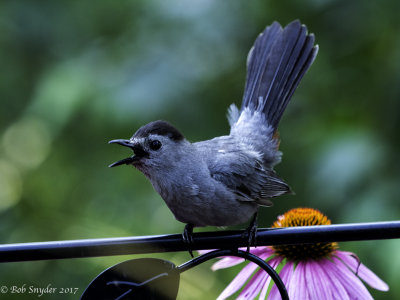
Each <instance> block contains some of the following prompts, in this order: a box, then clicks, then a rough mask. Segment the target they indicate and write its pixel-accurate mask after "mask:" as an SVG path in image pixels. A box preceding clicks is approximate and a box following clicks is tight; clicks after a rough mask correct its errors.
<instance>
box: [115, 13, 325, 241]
mask: <svg viewBox="0 0 400 300" xmlns="http://www.w3.org/2000/svg"><path fill="white" fill-rule="evenodd" d="M317 52H318V46H317V45H316V46H314V35H313V34H307V28H306V26H305V25H301V23H300V22H299V21H294V22H292V23H290V24H288V25H287V26H286V27H285V28H283V29H282V27H281V26H280V24H279V23H277V22H274V23H273V24H272V25H270V26H268V27H267V28H266V29H265V30H264V32H263V33H261V34H260V35H259V36H258V37H257V39H256V41H255V43H254V46H253V47H252V49H251V50H250V52H249V55H248V58H247V78H246V85H245V90H244V95H243V101H242V106H241V108H240V110H239V109H238V108H237V107H236V106H235V105H234V104H232V105H231V106H230V108H229V112H228V119H229V124H230V126H231V129H230V133H229V135H225V136H220V137H216V138H213V139H211V140H207V141H201V142H196V143H190V142H189V141H188V140H186V139H185V137H184V136H183V135H182V133H181V132H180V131H178V130H177V129H176V128H175V127H173V126H172V125H170V124H169V123H167V122H165V121H154V122H151V123H149V124H147V125H144V126H143V127H141V128H139V130H137V131H136V133H135V134H134V135H133V136H132V138H130V139H129V140H123V139H119V140H112V141H110V143H117V144H120V145H123V146H126V147H128V148H131V149H132V150H133V152H134V155H132V156H131V157H128V158H125V159H122V160H120V161H118V162H115V163H113V164H111V165H110V167H115V166H119V165H122V164H129V165H133V166H134V167H135V168H137V169H138V170H139V171H141V172H143V174H144V175H145V176H146V177H147V178H148V179H149V180H150V182H151V183H152V185H153V187H154V189H155V190H156V191H157V192H158V193H159V194H160V195H161V197H162V198H163V199H164V201H165V202H166V203H167V205H168V207H169V208H170V210H171V211H172V212H173V214H174V215H175V218H176V219H177V220H178V221H181V222H183V223H186V224H187V225H186V227H185V231H184V234H183V236H184V240H185V241H186V242H189V243H190V242H191V241H192V231H193V227H194V226H208V225H212V226H228V225H236V224H241V223H244V222H246V221H248V220H249V219H250V218H251V217H252V216H254V218H253V222H252V225H251V226H250V227H249V228H248V237H249V245H250V244H251V243H252V240H253V239H254V237H255V236H254V235H255V230H256V228H257V225H255V216H256V213H257V210H258V207H259V206H270V205H271V204H272V203H271V201H270V199H271V198H272V197H275V196H279V195H282V194H286V193H289V192H290V188H289V186H288V185H287V184H286V183H285V182H284V181H283V180H282V179H281V178H279V177H278V176H277V174H276V173H275V171H274V170H273V167H274V165H276V164H277V163H279V162H280V161H281V155H282V153H281V152H280V151H279V150H278V147H279V137H278V134H277V126H278V123H279V120H280V119H281V116H282V114H283V112H284V110H285V108H286V105H287V104H288V102H289V101H290V98H291V96H292V94H293V92H294V91H295V89H296V87H297V86H298V84H299V82H300V80H301V78H302V77H303V75H304V74H305V73H306V71H307V70H308V68H309V67H310V66H311V64H312V62H313V61H314V59H315V57H316V55H317Z"/></svg>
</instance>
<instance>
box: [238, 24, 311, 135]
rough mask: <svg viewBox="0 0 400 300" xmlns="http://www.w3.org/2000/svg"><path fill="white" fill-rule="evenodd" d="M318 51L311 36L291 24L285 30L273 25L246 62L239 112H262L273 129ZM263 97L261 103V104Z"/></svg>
mask: <svg viewBox="0 0 400 300" xmlns="http://www.w3.org/2000/svg"><path fill="white" fill-rule="evenodd" d="M317 52H318V46H314V35H313V34H307V28H306V26H305V25H301V23H300V22H299V21H293V22H292V23H290V24H289V25H287V26H286V27H285V28H284V29H282V27H281V26H280V25H279V23H277V22H274V23H273V24H272V25H271V26H268V27H267V28H266V29H265V30H264V32H263V33H261V34H260V35H259V36H258V38H257V39H256V41H255V43H254V46H253V48H252V49H251V50H250V53H249V57H248V60H247V79H246V87H245V91H244V96H243V102H242V108H241V109H242V110H243V109H244V108H245V107H249V108H250V109H252V110H256V109H257V110H261V111H263V113H264V114H265V116H266V118H267V121H268V124H269V125H271V126H272V127H273V128H275V129H276V127H277V126H278V124H279V120H280V119H281V116H282V114H283V112H284V110H285V108H286V106H287V104H288V103H289V101H290V98H291V96H292V95H293V93H294V91H295V90H296V88H297V86H298V85H299V82H300V80H301V78H302V77H303V75H304V74H305V73H306V71H307V70H308V68H309V67H310V66H311V64H312V62H313V61H314V59H315V57H316V55H317ZM260 98H262V101H260Z"/></svg>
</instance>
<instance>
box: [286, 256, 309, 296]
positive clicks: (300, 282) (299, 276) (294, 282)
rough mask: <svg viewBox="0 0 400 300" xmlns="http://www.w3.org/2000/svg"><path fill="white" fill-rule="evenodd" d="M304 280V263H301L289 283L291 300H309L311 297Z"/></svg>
mask: <svg viewBox="0 0 400 300" xmlns="http://www.w3.org/2000/svg"><path fill="white" fill-rule="evenodd" d="M305 285H306V282H305V280H304V262H302V261H301V262H299V263H298V264H297V266H296V268H295V269H294V273H293V276H292V279H291V280H290V282H289V286H290V288H289V290H288V294H289V299H291V300H308V299H309V295H308V293H307V289H306V287H305Z"/></svg>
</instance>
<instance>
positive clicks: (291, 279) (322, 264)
mask: <svg viewBox="0 0 400 300" xmlns="http://www.w3.org/2000/svg"><path fill="white" fill-rule="evenodd" d="M329 224H331V221H330V220H329V219H328V218H327V217H326V216H325V215H323V214H322V213H321V212H319V211H318V210H315V209H312V208H296V209H292V210H290V211H288V212H286V213H285V214H284V215H281V216H279V217H278V219H277V221H275V223H274V224H273V226H272V227H292V226H311V225H329ZM250 252H251V253H253V254H255V255H257V256H259V257H260V258H262V259H264V260H267V261H268V263H269V264H270V265H271V266H272V267H273V268H275V269H277V268H278V266H279V268H278V269H280V272H279V275H280V277H281V278H282V281H283V282H284V284H285V286H286V288H287V290H288V294H289V298H290V299H291V300H307V299H310V300H313V299H332V300H333V299H372V296H371V294H370V293H369V292H368V290H367V288H366V287H365V286H364V284H363V283H362V282H361V280H363V281H364V282H365V283H367V284H368V285H369V286H370V287H372V288H374V289H377V290H381V291H387V290H389V287H388V285H387V284H386V283H385V282H383V281H382V280H381V279H380V278H379V277H378V276H376V275H375V274H374V273H373V272H372V271H371V270H369V269H368V268H367V267H366V266H364V265H363V264H362V263H361V262H360V261H359V259H358V258H357V256H356V255H355V254H354V253H351V252H346V251H340V250H338V245H337V243H316V244H304V245H290V246H286V245H283V246H272V247H265V246H264V247H257V248H250ZM243 261H244V259H242V258H236V257H225V258H223V259H221V260H220V261H218V262H216V263H215V264H214V265H213V266H212V269H213V270H218V269H222V268H228V267H231V266H234V265H237V264H239V263H241V262H243ZM257 268H258V266H257V265H256V264H254V263H249V264H247V265H246V266H245V267H244V268H243V269H242V270H241V271H240V272H239V274H238V275H237V276H236V277H235V278H234V279H233V281H232V282H231V283H230V284H229V285H228V286H227V287H226V288H225V290H224V291H223V292H222V293H221V295H220V296H219V297H218V299H226V298H227V297H229V296H231V295H233V294H234V293H236V292H237V291H238V290H239V289H240V288H241V287H242V286H243V285H245V284H246V282H247V280H248V279H249V278H250V276H251V275H252V274H253V273H254V271H255V270H256V269H257ZM360 279H361V280H360ZM271 286H272V287H271ZM257 296H259V299H266V298H267V299H281V298H280V294H279V291H278V289H277V288H276V285H272V284H271V278H270V277H269V276H268V274H267V273H266V272H265V271H264V270H262V269H259V270H258V271H257V272H255V274H254V275H253V277H252V278H251V279H250V280H249V281H248V282H247V284H246V285H245V287H244V288H243V290H242V291H241V292H240V294H239V296H238V299H254V298H256V297H257Z"/></svg>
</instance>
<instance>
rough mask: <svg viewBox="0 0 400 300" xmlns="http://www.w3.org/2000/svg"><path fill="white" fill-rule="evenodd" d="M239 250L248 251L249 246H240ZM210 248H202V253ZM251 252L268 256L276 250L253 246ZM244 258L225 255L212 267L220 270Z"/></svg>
mask: <svg viewBox="0 0 400 300" xmlns="http://www.w3.org/2000/svg"><path fill="white" fill-rule="evenodd" d="M239 250H242V251H247V248H239ZM211 251H213V250H211ZM211 251H210V250H201V252H200V251H199V252H200V253H201V254H203V253H208V252H211ZM250 253H252V254H254V255H256V256H259V257H264V258H267V257H269V256H271V255H273V254H274V251H273V250H272V249H271V248H270V247H251V248H250ZM243 261H244V259H243V258H240V257H236V256H225V257H224V258H222V259H221V260H219V261H217V262H216V263H215V264H213V265H212V267H211V269H212V270H213V271H215V270H219V269H225V268H229V267H233V266H236V265H238V264H240V263H241V262H243Z"/></svg>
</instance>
